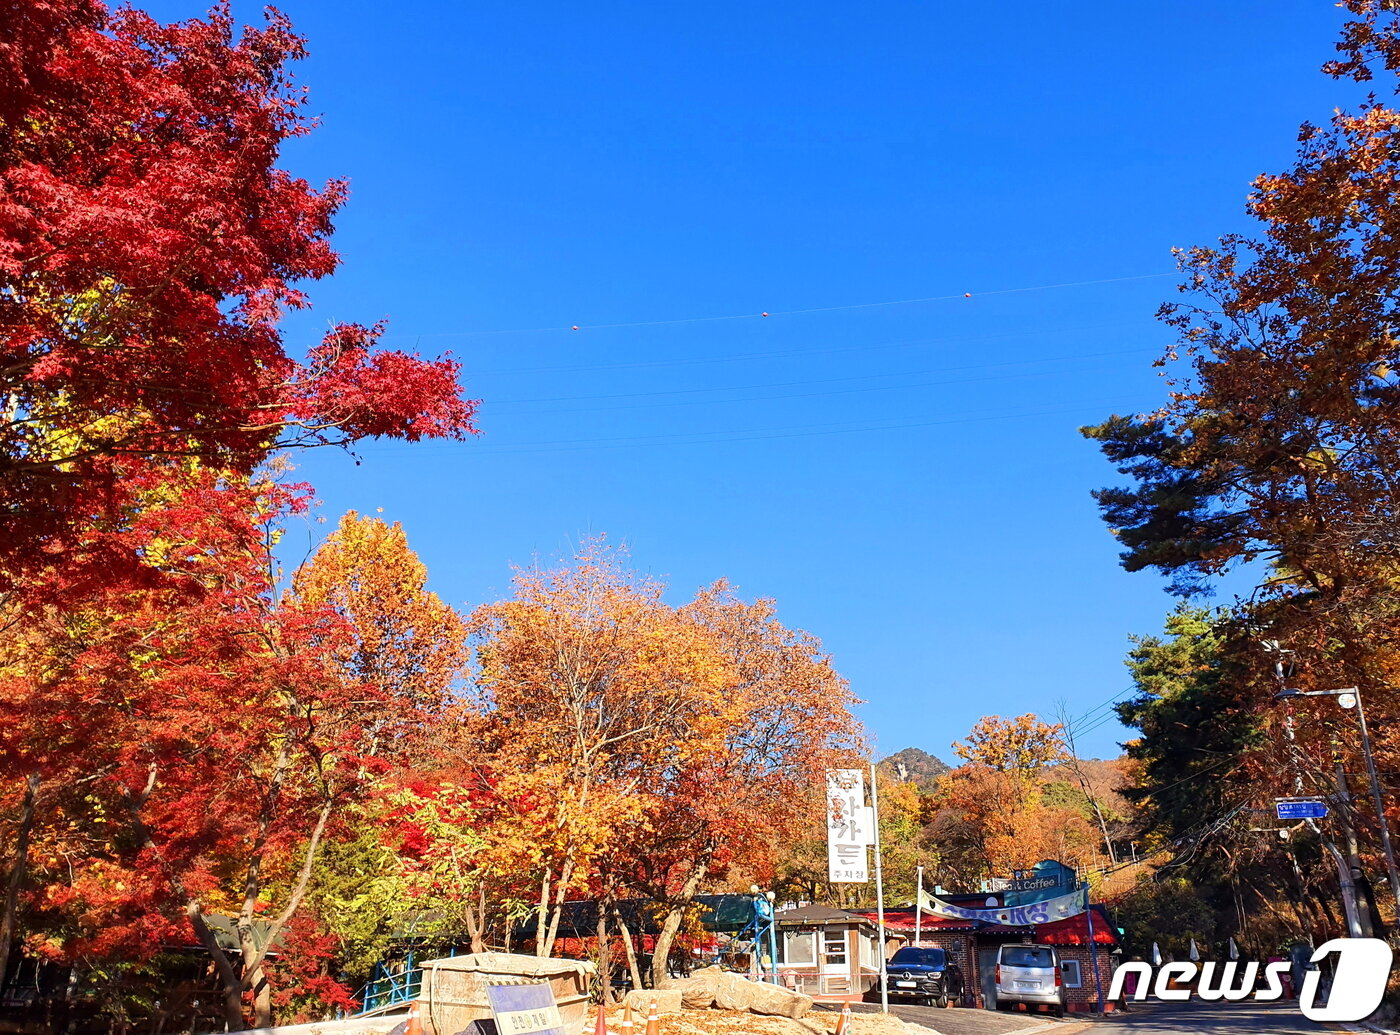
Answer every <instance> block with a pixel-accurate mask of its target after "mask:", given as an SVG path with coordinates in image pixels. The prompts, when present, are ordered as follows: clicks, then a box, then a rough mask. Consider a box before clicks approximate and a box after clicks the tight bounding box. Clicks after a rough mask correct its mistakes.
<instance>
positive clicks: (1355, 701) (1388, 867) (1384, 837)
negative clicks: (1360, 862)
mask: <svg viewBox="0 0 1400 1035" xmlns="http://www.w3.org/2000/svg"><path fill="white" fill-rule="evenodd" d="M1295 697H1335V698H1336V699H1337V703H1338V704H1339V705H1341V706H1342V707H1343V708H1346V709H1352V708H1355V709H1356V721H1357V724H1358V725H1359V726H1360V727H1361V753H1362V755H1363V756H1365V759H1366V776H1367V778H1368V779H1369V780H1370V782H1371V798H1372V800H1373V801H1374V802H1375V805H1376V822H1377V823H1378V824H1379V825H1380V832H1381V851H1382V852H1383V853H1384V854H1385V872H1386V876H1387V877H1389V879H1390V892H1391V894H1392V895H1394V896H1395V906H1396V909H1397V910H1400V872H1397V870H1396V866H1395V850H1394V849H1393V848H1392V847H1391V845H1390V824H1389V823H1387V822H1386V819H1385V801H1384V799H1383V798H1382V797H1381V781H1380V777H1379V776H1377V775H1376V759H1375V756H1373V755H1372V754H1371V734H1370V731H1368V730H1367V729H1366V709H1365V707H1364V706H1363V705H1362V703H1361V690H1360V688H1358V687H1354V686H1344V687H1342V688H1340V689H1338V690H1295V689H1289V688H1285V689H1283V690H1280V691H1279V692H1278V693H1276V694H1274V699H1275V700H1281V701H1282V700H1289V699H1291V698H1295ZM1397 917H1400V913H1397Z"/></svg>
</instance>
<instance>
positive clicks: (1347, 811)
mask: <svg viewBox="0 0 1400 1035" xmlns="http://www.w3.org/2000/svg"><path fill="white" fill-rule="evenodd" d="M1341 748H1342V746H1341V744H1340V743H1339V742H1338V740H1337V736H1336V734H1333V735H1332V770H1333V773H1332V775H1333V778H1334V779H1335V780H1336V781H1337V826H1338V827H1339V828H1340V829H1341V832H1342V847H1343V848H1344V849H1345V853H1346V863H1347V868H1348V869H1350V870H1351V884H1352V888H1353V889H1354V891H1353V892H1352V894H1353V898H1354V900H1355V902H1356V910H1357V913H1358V914H1359V921H1360V924H1359V926H1360V928H1361V934H1360V937H1362V938H1374V937H1375V936H1376V932H1375V928H1374V926H1373V925H1372V923H1371V911H1372V910H1373V909H1374V908H1375V904H1374V902H1373V896H1372V894H1371V888H1370V887H1369V886H1368V885H1367V884H1366V871H1365V870H1364V869H1363V868H1362V866H1361V848H1360V846H1359V845H1358V844H1357V843H1356V828H1355V827H1354V826H1353V825H1352V822H1351V807H1352V806H1351V790H1350V789H1349V788H1348V787H1347V774H1346V770H1345V768H1344V767H1343V765H1342V750H1341ZM1363 889H1364V891H1363Z"/></svg>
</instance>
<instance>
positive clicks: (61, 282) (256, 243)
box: [0, 0, 475, 584]
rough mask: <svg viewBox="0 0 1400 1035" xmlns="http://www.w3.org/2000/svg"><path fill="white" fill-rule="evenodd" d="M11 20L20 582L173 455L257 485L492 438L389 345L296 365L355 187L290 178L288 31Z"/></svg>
mask: <svg viewBox="0 0 1400 1035" xmlns="http://www.w3.org/2000/svg"><path fill="white" fill-rule="evenodd" d="M3 21H4V24H5V32H4V35H3V38H0V81H3V82H4V83H5V88H4V89H3V90H0V391H3V393H4V395H5V397H6V399H7V408H6V411H5V414H4V419H3V422H0V521H3V522H4V523H5V524H6V525H7V526H8V534H7V535H4V536H0V580H3V582H4V584H12V583H13V582H14V581H15V579H16V578H18V577H19V576H20V575H21V574H22V573H23V572H24V571H25V570H28V569H29V568H30V567H31V566H32V565H33V564H34V563H35V561H36V559H37V558H38V556H39V555H40V554H41V553H47V554H49V555H50V556H51V557H52V556H61V555H62V553H63V551H65V550H66V549H67V548H68V547H69V545H70V543H71V541H72V538H73V536H74V533H75V532H77V531H81V530H82V529H83V528H84V527H86V526H87V525H88V524H89V523H91V522H94V521H102V520H106V519H110V518H112V517H113V516H114V515H119V514H120V513H121V512H122V510H123V508H124V507H125V506H126V503H127V501H128V498H129V497H128V494H127V491H126V487H127V480H128V479H129V478H131V477H132V476H133V475H135V474H137V473H139V472H140V471H141V470H142V468H143V465H146V464H149V463H151V462H153V461H158V460H159V459H160V458H169V457H189V456H194V457H198V458H199V459H200V460H201V461H202V462H204V463H205V464H206V465H208V466H210V467H212V468H217V469H220V470H230V471H235V472H242V473H247V472H248V471H250V470H252V469H253V468H254V467H255V466H256V465H257V464H258V463H259V462H261V461H262V460H264V459H265V458H266V457H267V456H268V455H269V452H270V451H271V450H272V449H274V448H276V447H279V446H284V445H313V444H321V443H345V442H351V441H354V440H356V439H360V438H363V437H366V436H392V437H397V438H404V439H408V440H416V439H419V438H423V437H450V438H461V437H463V436H464V435H465V434H467V433H471V432H473V431H474V430H475V429H474V427H473V423H472V418H473V414H474V410H475V404H474V403H473V402H471V401H468V400H464V399H463V398H461V392H460V388H459V385H458V381H457V375H458V364H457V363H456V362H455V361H452V360H450V359H445V358H444V359H438V360H433V361H429V360H424V359H421V358H419V357H417V356H414V355H408V354H405V353H402V352H393V351H380V350H376V348H375V343H376V339H377V337H378V334H379V328H378V327H377V326H374V327H366V326H361V325H358V324H344V325H341V326H338V327H336V328H334V329H333V330H332V331H331V332H330V333H328V334H327V335H326V336H325V338H324V339H323V340H322V341H321V342H320V343H319V344H317V345H315V346H314V347H312V348H311V349H309V351H308V352H307V354H306V356H305V357H304V358H302V359H300V360H298V359H296V358H294V356H293V355H292V354H290V353H289V351H288V348H287V346H286V343H285V342H284V340H283V337H282V334H281V333H280V331H279V329H278V321H279V318H280V317H281V316H282V315H283V314H284V313H285V312H286V311H287V310H289V309H298V308H303V307H305V306H306V305H307V304H308V302H307V298H306V295H305V294H304V292H303V291H302V290H301V289H300V288H299V287H298V286H296V285H297V284H298V283H300V282H303V281H308V280H316V279H319V278H321V277H325V276H327V275H328V274H330V273H331V272H332V271H334V269H335V268H336V265H337V262H338V259H337V256H336V253H335V252H334V251H333V250H332V248H331V245H330V240H329V238H330V234H331V229H332V227H331V219H332V216H333V215H334V214H335V212H336V211H337V209H339V207H340V206H341V204H342V203H343V202H344V200H345V197H346V184H345V183H344V182H343V181H339V180H337V181H332V182H330V183H328V184H327V185H325V186H324V187H323V188H320V189H316V188H314V187H312V186H311V185H310V184H308V183H307V182H306V181H305V180H303V179H300V178H298V177H296V176H293V175H292V174H291V173H289V172H287V171H286V170H284V169H280V168H278V167H277V164H276V163H277V160H278V152H279V148H280V147H281V145H282V144H283V142H284V141H286V140H288V139H290V138H292V137H296V136H300V135H302V134H304V133H306V132H307V131H308V130H309V128H310V122H309V121H308V119H307V117H306V115H305V114H304V112H303V109H302V106H303V104H304V100H305V97H304V94H303V92H302V91H301V90H300V89H298V88H297V87H295V86H294V84H293V82H292V79H291V76H290V74H289V72H288V64H289V63H290V62H291V61H293V60H295V59H297V58H299V57H301V56H302V54H303V41H302V39H301V38H300V37H299V36H297V35H296V34H295V33H294V32H293V31H292V29H291V27H290V26H289V24H288V22H287V21H286V19H285V18H283V17H282V16H281V15H280V14H278V13H277V12H275V11H269V12H268V15H267V21H266V24H265V25H264V26H263V27H261V28H245V29H243V30H242V31H241V32H239V31H236V28H235V25H234V23H233V21H232V19H231V17H230V14H229V10H228V7H227V5H226V4H225V5H220V6H216V7H215V8H213V10H211V11H210V12H209V14H208V16H207V17H205V18H203V19H196V20H190V21H186V22H181V23H177V24H171V25H163V24H160V23H158V22H156V21H155V20H153V19H152V18H151V17H149V16H148V15H147V14H145V13H143V12H141V11H137V10H132V9H129V8H123V9H119V10H116V11H109V10H108V9H107V7H106V6H105V5H103V4H102V3H99V2H96V0H43V2H40V0H17V2H12V3H7V4H5V5H4V14H3ZM117 559H118V558H108V559H107V560H108V564H109V566H110V565H111V564H112V563H114V562H115V561H116V560H117Z"/></svg>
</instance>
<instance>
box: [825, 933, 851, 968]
mask: <svg viewBox="0 0 1400 1035" xmlns="http://www.w3.org/2000/svg"><path fill="white" fill-rule="evenodd" d="M822 959H823V961H824V962H825V963H826V965H827V966H828V967H836V966H841V965H843V964H844V963H845V962H846V932H845V931H841V932H839V933H837V934H828V935H827V936H826V937H825V938H824V939H823V943H822Z"/></svg>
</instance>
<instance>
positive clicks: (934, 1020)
mask: <svg viewBox="0 0 1400 1035" xmlns="http://www.w3.org/2000/svg"><path fill="white" fill-rule="evenodd" d="M853 1009H855V1010H859V1011H862V1012H871V1011H873V1010H877V1009H878V1007H874V1006H865V1005H861V1006H856V1007H853ZM890 1009H891V1010H892V1012H894V1013H895V1014H896V1015H898V1016H899V1017H900V1018H902V1019H903V1020H906V1021H910V1022H911V1023H913V1024H922V1025H924V1026H925V1027H928V1028H932V1029H934V1030H935V1031H938V1032H941V1033H942V1035H1013V1033H1015V1032H1019V1031H1025V1030H1028V1029H1031V1028H1035V1029H1037V1030H1041V1029H1044V1030H1045V1035H1062V1033H1063V1035H1283V1033H1291V1032H1307V1033H1310V1035H1319V1033H1322V1032H1326V1031H1329V1030H1331V1029H1329V1028H1327V1027H1325V1026H1324V1025H1320V1024H1313V1023H1312V1022H1311V1021H1309V1020H1308V1019H1307V1018H1306V1017H1304V1016H1303V1015H1302V1013H1301V1012H1299V1010H1298V1005H1297V1003H1294V1002H1291V1001H1284V1002H1282V1003H1249V1002H1242V1003H1205V1002H1201V1001H1199V1000H1193V1001H1191V1002H1188V1003H1143V1004H1140V1005H1135V1006H1134V1008H1133V1010H1132V1012H1131V1013H1126V1014H1112V1015H1110V1016H1108V1017H1105V1018H1103V1019H1102V1020H1099V1019H1094V1020H1085V1019H1084V1015H1082V1014H1081V1015H1077V1016H1076V1015H1074V1014H1071V1015H1070V1016H1068V1017H1066V1018H1064V1020H1056V1019H1055V1018H1053V1017H1051V1016H1049V1015H1048V1014H1037V1015H1035V1016H1028V1015H1026V1014H1023V1013H1022V1014H1012V1013H997V1012H996V1011H995V1010H969V1009H963V1008H960V1007H955V1008H953V1009H950V1010H938V1009H934V1008H932V1007H926V1006H892V1007H891V1008H890ZM1057 1029H1059V1030H1057Z"/></svg>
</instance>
